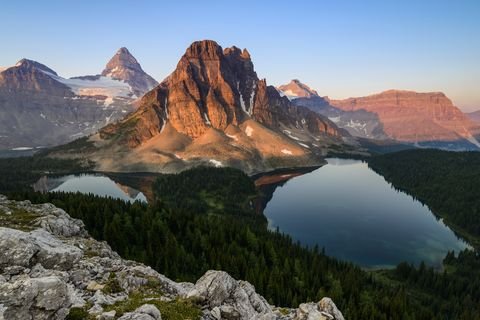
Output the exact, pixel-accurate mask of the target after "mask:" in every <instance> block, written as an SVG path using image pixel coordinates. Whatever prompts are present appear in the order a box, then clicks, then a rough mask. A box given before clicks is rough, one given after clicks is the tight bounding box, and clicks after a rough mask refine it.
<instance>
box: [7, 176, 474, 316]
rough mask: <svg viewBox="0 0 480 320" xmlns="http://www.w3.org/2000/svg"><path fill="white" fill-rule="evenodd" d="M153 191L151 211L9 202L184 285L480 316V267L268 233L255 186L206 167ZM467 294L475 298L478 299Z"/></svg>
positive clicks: (26, 195)
mask: <svg viewBox="0 0 480 320" xmlns="http://www.w3.org/2000/svg"><path fill="white" fill-rule="evenodd" d="M154 192H155V195H156V200H155V201H154V202H153V203H151V204H149V205H146V204H141V203H138V202H137V203H133V204H131V203H127V202H124V201H121V200H115V199H105V198H102V197H98V196H94V195H83V194H66V193H49V194H38V193H32V192H18V193H11V194H10V196H12V197H15V198H17V199H22V200H23V199H30V200H32V201H33V202H52V203H54V204H55V205H57V206H59V207H61V208H63V209H65V210H66V211H67V212H69V214H70V215H72V216H73V217H76V218H79V219H82V220H83V221H84V222H85V224H86V226H87V229H88V230H89V232H90V234H91V235H92V236H94V237H95V238H96V239H99V240H106V241H107V242H108V243H109V244H110V245H111V246H112V248H113V249H114V250H116V251H117V252H119V253H120V254H121V255H122V256H123V257H125V258H128V259H133V260H138V261H141V262H144V263H146V264H148V265H150V266H152V267H153V268H155V269H156V270H158V271H159V272H161V273H163V274H165V275H167V276H169V277H170V278H173V279H175V280H180V281H195V280H196V279H198V277H200V276H201V275H202V274H203V273H204V272H205V271H206V270H208V269H221V270H225V271H227V272H229V273H230V274H232V276H234V277H235V278H237V279H245V280H247V281H249V282H251V283H252V284H254V285H255V287H256V289H257V291H258V292H259V293H261V294H262V295H264V296H265V297H266V298H267V299H268V300H269V302H271V303H273V304H275V305H280V306H292V307H297V306H298V304H299V303H301V302H305V301H318V300H319V299H320V298H321V297H323V296H330V297H332V298H333V299H334V301H335V302H336V304H337V305H338V306H339V308H340V309H341V310H342V312H343V313H344V315H345V316H346V318H347V319H379V320H386V319H399V320H401V319H402V320H403V319H407V320H408V319H469V320H471V319H479V315H480V304H479V303H478V295H476V296H473V294H474V292H478V289H480V287H479V286H478V281H477V280H475V281H470V283H469V284H466V283H465V279H467V278H465V277H466V275H467V274H469V276H470V277H473V278H475V279H480V277H479V271H478V270H479V269H478V268H477V269H476V270H475V268H474V267H475V266H476V265H474V267H473V268H472V269H473V270H472V272H471V273H469V272H467V271H466V270H465V269H464V267H462V266H463V262H464V261H461V260H460V258H455V257H452V256H451V255H449V256H448V257H447V258H448V264H449V266H451V267H450V269H451V270H450V273H448V274H446V275H443V274H437V273H435V272H434V271H433V269H428V268H426V267H421V268H420V269H415V268H414V267H412V266H410V265H405V264H402V265H400V266H399V267H398V268H397V269H396V270H393V271H386V272H381V273H368V272H365V271H362V270H361V269H360V268H358V267H356V266H355V265H353V264H351V263H346V262H341V261H338V260H336V259H333V258H330V257H327V256H325V254H324V253H323V250H321V249H319V248H310V249H308V248H305V247H303V246H301V245H300V244H299V243H295V242H294V241H293V240H292V239H291V238H290V237H289V236H287V235H283V234H280V233H278V232H272V231H270V230H268V228H267V224H266V221H265V218H264V217H263V216H260V215H257V214H255V212H254V210H253V209H252V208H251V204H250V203H251V198H252V196H254V195H255V189H254V186H253V183H252V181H251V180H250V179H249V178H248V177H247V176H246V175H244V174H243V173H241V172H240V171H237V170H234V169H215V168H197V169H192V170H188V171H185V172H183V173H180V174H177V175H164V176H162V177H161V178H160V179H159V180H158V181H157V182H156V183H155V185H154ZM352 245H354V244H352ZM462 257H463V256H462ZM462 259H463V258H462ZM457 261H458V263H457ZM459 271H460V273H458V272H459ZM462 288H463V289H465V290H467V291H465V292H466V294H468V293H469V292H472V294H471V295H470V298H469V299H467V298H466V297H467V295H466V294H463V293H462V292H461V289H462ZM474 290H476V291H474ZM440 293H441V294H440Z"/></svg>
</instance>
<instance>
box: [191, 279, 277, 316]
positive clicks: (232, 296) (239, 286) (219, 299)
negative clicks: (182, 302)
mask: <svg viewBox="0 0 480 320" xmlns="http://www.w3.org/2000/svg"><path fill="white" fill-rule="evenodd" d="M186 297H187V298H193V299H196V300H198V301H200V302H202V303H203V304H205V305H206V306H207V307H208V308H211V309H214V308H216V307H218V310H219V311H220V315H221V318H222V319H223V318H225V319H259V318H260V317H262V316H266V315H273V311H272V308H271V307H270V305H269V304H268V303H267V301H266V300H265V299H264V298H263V297H262V296H260V295H259V294H257V293H256V292H255V288H254V287H253V286H252V285H251V284H250V283H248V282H246V281H236V280H235V279H233V278H232V277H231V276H230V275H229V274H228V273H226V272H224V271H214V270H210V271H207V272H206V273H205V275H203V276H202V277H201V278H200V279H199V280H198V281H197V283H196V284H195V286H194V287H193V289H192V290H190V291H189V292H188V293H187V295H186ZM212 316H213V317H217V316H218V311H217V309H215V312H214V313H213V314H212Z"/></svg>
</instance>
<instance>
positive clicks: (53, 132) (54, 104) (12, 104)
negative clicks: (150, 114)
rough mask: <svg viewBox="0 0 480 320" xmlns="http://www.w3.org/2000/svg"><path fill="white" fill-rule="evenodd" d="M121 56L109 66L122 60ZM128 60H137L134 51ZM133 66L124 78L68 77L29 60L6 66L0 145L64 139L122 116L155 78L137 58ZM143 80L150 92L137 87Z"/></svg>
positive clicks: (0, 91)
mask: <svg viewBox="0 0 480 320" xmlns="http://www.w3.org/2000/svg"><path fill="white" fill-rule="evenodd" d="M125 50H126V49H124V50H121V51H122V52H123V51H125ZM117 56H118V53H117V54H116V55H115V56H114V58H115V59H114V58H112V60H111V61H110V62H109V63H108V64H107V67H108V66H109V65H110V66H111V65H112V61H116V60H118V57H117ZM122 59H123V58H122ZM129 59H130V60H134V61H135V62H136V60H135V58H133V57H132V56H131V55H130V56H129ZM122 61H123V60H121V61H120V62H122ZM124 64H125V63H124ZM120 66H122V65H121V64H120ZM133 66H134V67H135V68H134V67H131V66H130V65H127V66H122V70H124V73H125V74H127V75H128V76H129V77H130V78H128V77H127V76H125V79H122V78H121V77H120V76H121V74H117V73H115V74H114V73H113V72H112V73H110V74H106V75H87V76H80V77H73V78H64V77H62V76H61V75H59V74H57V73H56V72H55V71H54V70H52V69H50V68H49V67H47V66H45V65H43V64H41V63H38V62H36V61H33V60H28V59H22V60H20V61H19V62H17V63H16V64H15V65H14V66H11V67H8V68H3V67H2V69H0V149H11V148H17V147H38V146H53V145H57V144H63V143H66V142H69V141H71V140H74V139H77V138H80V137H82V136H85V135H89V134H92V133H95V132H96V131H97V130H98V129H100V128H101V127H103V126H105V125H107V124H110V123H113V122H116V121H118V120H119V119H121V118H123V117H124V116H125V115H127V114H128V113H130V112H132V111H134V110H135V106H134V102H135V100H136V99H138V98H139V97H141V96H142V95H143V94H144V93H145V92H146V89H149V88H150V86H151V85H153V84H155V83H156V82H155V80H153V78H151V77H150V76H148V75H147V74H146V73H145V72H144V71H143V70H141V67H140V65H139V64H138V62H136V64H134V65H133ZM113 69H115V67H113ZM118 70H119V69H118V68H117V69H116V71H118ZM125 70H126V71H125ZM132 79H133V80H135V81H133V80H132ZM142 79H146V80H145V82H142ZM127 80H128V81H127ZM131 83H133V84H131ZM138 83H140V84H143V85H144V88H145V91H144V90H142V89H141V86H138V85H137V86H134V85H136V84H138Z"/></svg>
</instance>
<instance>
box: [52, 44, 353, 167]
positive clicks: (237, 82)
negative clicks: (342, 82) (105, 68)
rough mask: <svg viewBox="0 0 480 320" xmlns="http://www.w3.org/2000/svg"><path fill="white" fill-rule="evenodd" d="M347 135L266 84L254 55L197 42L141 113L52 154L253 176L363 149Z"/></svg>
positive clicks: (114, 163)
mask: <svg viewBox="0 0 480 320" xmlns="http://www.w3.org/2000/svg"><path fill="white" fill-rule="evenodd" d="M355 143H356V142H355V141H354V140H353V139H352V138H351V137H350V135H349V134H348V133H346V131H344V130H340V129H338V128H337V126H336V125H335V124H334V123H333V122H332V121H330V120H329V119H327V118H326V117H323V116H321V115H319V114H317V113H315V112H312V111H311V110H309V109H308V108H305V107H299V106H295V105H293V104H292V103H291V102H290V101H289V99H287V98H286V97H281V96H280V94H279V93H278V92H277V90H276V89H275V88H274V87H272V86H268V85H267V83H266V81H265V80H264V79H263V80H261V79H259V78H258V77H257V74H256V72H255V70H254V67H253V63H252V60H251V58H250V54H249V53H248V51H247V50H246V49H244V50H240V49H239V48H237V47H231V48H226V49H225V50H223V49H222V47H220V46H219V45H218V44H217V43H216V42H214V41H210V40H205V41H198V42H194V43H193V44H192V45H191V46H190V47H189V48H188V49H187V50H186V52H185V54H184V55H183V56H182V58H181V59H180V61H179V63H178V65H177V68H176V69H175V71H174V72H173V73H172V74H170V75H169V76H168V77H167V78H166V79H165V80H164V81H163V82H162V83H161V84H160V85H158V86H157V87H155V89H153V90H151V91H150V92H148V93H147V94H145V96H143V98H142V99H141V100H140V102H139V108H138V109H137V110H136V111H135V112H134V113H132V114H131V115H129V116H127V117H126V118H125V119H123V120H121V121H119V122H118V123H115V124H111V125H108V126H106V127H105V128H103V129H102V130H100V132H99V133H98V134H96V135H93V136H91V137H89V138H88V140H85V141H84V144H83V146H82V147H81V148H79V144H78V143H76V144H74V145H71V146H65V147H62V148H59V149H57V150H56V151H54V152H53V153H52V155H54V156H67V157H72V156H73V157H77V158H78V157H85V158H88V159H90V160H93V161H94V162H95V163H96V168H97V169H99V170H104V171H162V172H171V171H177V170H179V169H182V168H185V167H190V166H193V165H197V164H210V165H214V166H232V167H237V168H241V169H243V170H244V171H246V172H257V171H265V170H269V169H273V168H277V167H285V166H311V165H315V164H318V163H322V161H323V160H321V159H322V157H323V156H325V155H326V153H327V152H328V150H336V151H341V150H355V147H354V145H355Z"/></svg>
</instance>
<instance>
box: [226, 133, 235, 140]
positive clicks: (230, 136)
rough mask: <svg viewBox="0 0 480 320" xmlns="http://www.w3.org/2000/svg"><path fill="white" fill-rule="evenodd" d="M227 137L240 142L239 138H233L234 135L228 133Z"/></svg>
mask: <svg viewBox="0 0 480 320" xmlns="http://www.w3.org/2000/svg"><path fill="white" fill-rule="evenodd" d="M225 135H226V136H227V137H229V138H230V139H233V140H235V141H238V137H237V136H235V135H233V136H232V135H230V134H228V133H226V134H225Z"/></svg>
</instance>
